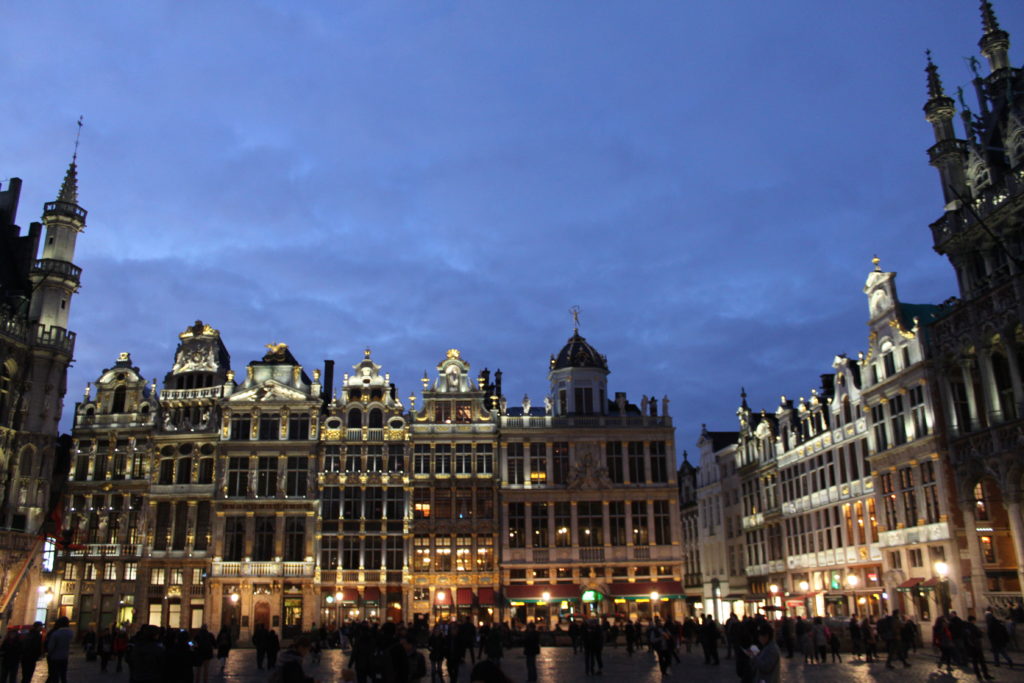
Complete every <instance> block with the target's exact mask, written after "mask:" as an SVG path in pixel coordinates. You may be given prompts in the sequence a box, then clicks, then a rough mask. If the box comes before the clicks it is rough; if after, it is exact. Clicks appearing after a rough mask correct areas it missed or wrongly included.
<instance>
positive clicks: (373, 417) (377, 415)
mask: <svg viewBox="0 0 1024 683" xmlns="http://www.w3.org/2000/svg"><path fill="white" fill-rule="evenodd" d="M368 422H369V427H370V428H371V429H380V428H381V427H383V426H384V412H383V411H382V410H381V409H380V408H374V409H373V410H371V411H370V416H369V420H368Z"/></svg>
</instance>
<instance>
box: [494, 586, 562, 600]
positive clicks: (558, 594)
mask: <svg viewBox="0 0 1024 683" xmlns="http://www.w3.org/2000/svg"><path fill="white" fill-rule="evenodd" d="M545 593H547V594H548V600H549V601H555V600H579V599H580V587H579V586H577V585H575V584H567V583H542V584H534V585H532V586H508V587H506V588H505V597H506V598H508V599H509V600H510V601H511V600H515V601H517V602H543V601H544V594H545Z"/></svg>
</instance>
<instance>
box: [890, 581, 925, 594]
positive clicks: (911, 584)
mask: <svg viewBox="0 0 1024 683" xmlns="http://www.w3.org/2000/svg"><path fill="white" fill-rule="evenodd" d="M922 581H924V579H917V578H915V579H907V580H906V581H904V582H903V583H901V584H900V585H898V586H896V590H898V591H909V590H913V589H915V588H917V586H918V584H920V583H921V582H922Z"/></svg>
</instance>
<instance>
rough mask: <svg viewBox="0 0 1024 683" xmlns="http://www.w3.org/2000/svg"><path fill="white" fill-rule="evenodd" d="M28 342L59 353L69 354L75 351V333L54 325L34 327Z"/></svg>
mask: <svg viewBox="0 0 1024 683" xmlns="http://www.w3.org/2000/svg"><path fill="white" fill-rule="evenodd" d="M30 341H31V342H32V343H33V344H35V345H36V346H43V347H47V348H50V349H53V350H54V351H59V352H61V353H67V354H71V353H72V352H73V351H74V350H75V333H74V332H71V331H70V330H65V329H64V328H63V327H57V326H56V325H50V326H49V327H47V326H46V325H36V326H35V330H34V332H33V335H32V339H31V340H30Z"/></svg>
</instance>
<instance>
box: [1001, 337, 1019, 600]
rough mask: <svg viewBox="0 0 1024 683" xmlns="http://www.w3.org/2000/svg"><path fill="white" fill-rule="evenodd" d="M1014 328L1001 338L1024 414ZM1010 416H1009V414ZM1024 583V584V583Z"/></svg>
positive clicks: (1014, 392)
mask: <svg viewBox="0 0 1024 683" xmlns="http://www.w3.org/2000/svg"><path fill="white" fill-rule="evenodd" d="M1013 334H1014V333H1013V330H1012V329H1010V330H1004V331H1003V334H1002V335H1000V338H1001V339H1002V340H1003V347H1004V348H1005V349H1006V361H1007V362H1008V363H1009V364H1010V382H1011V384H1012V386H1013V402H1014V403H1015V404H1016V406H1017V416H1018V417H1020V416H1022V415H1024V384H1022V383H1021V374H1020V371H1021V367H1020V363H1019V362H1018V360H1017V341H1016V339H1014V338H1013ZM1007 417H1009V416H1007ZM1022 585H1024V584H1022Z"/></svg>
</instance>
